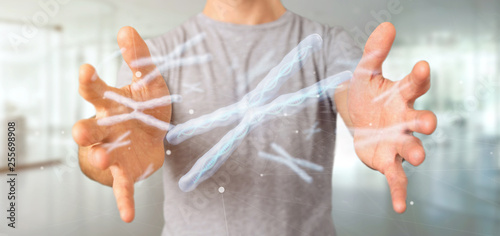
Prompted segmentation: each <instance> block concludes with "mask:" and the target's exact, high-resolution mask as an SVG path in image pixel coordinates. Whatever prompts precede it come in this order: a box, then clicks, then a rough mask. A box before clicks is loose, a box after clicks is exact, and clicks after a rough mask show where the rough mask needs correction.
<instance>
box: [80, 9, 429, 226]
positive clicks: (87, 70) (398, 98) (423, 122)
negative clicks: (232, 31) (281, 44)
mask: <svg viewBox="0 0 500 236" xmlns="http://www.w3.org/2000/svg"><path fill="white" fill-rule="evenodd" d="M285 11H286V9H285V8H284V7H283V5H282V4H281V2H280V1H279V0H208V1H207V3H206V6H205V9H204V10H203V13H204V14H205V15H207V16H208V17H210V18H212V19H215V20H219V21H224V22H229V23H235V24H247V25H255V24H262V23H266V22H271V21H274V20H277V19H278V18H279V17H280V16H281V15H282V14H283V13H284V12H285ZM395 36H396V30H395V28H394V26H393V25H392V24H391V23H383V24H381V25H380V26H379V27H378V28H376V29H375V31H374V32H373V33H372V35H371V36H370V38H369V39H368V41H367V43H366V45H365V50H364V54H363V57H362V59H361V61H360V63H359V64H358V66H357V68H356V70H355V71H354V77H353V78H352V79H351V80H350V81H348V82H346V83H345V84H344V86H342V87H343V88H344V89H342V90H340V89H339V90H338V91H337V92H336V94H335V97H334V99H335V103H336V106H337V110H338V112H339V114H340V115H341V116H342V118H343V120H344V121H345V123H346V124H347V126H348V127H349V128H350V130H351V132H352V134H353V136H354V146H355V149H356V154H357V155H358V157H359V158H360V159H361V161H363V163H365V164H366V165H367V166H368V167H370V168H372V169H374V170H377V171H379V172H380V173H382V174H384V175H385V176H386V178H387V182H388V184H389V187H390V190H391V197H392V202H393V208H394V210H395V211H396V212H398V213H403V212H404V211H405V210H406V187H407V184H408V181H407V178H406V175H405V173H404V171H403V168H402V164H401V163H402V160H403V159H404V160H406V161H408V162H409V163H410V164H412V165H419V164H421V163H422V162H423V161H424V159H425V152H424V149H423V146H422V144H421V142H420V140H419V139H418V138H416V137H414V136H413V132H418V133H423V134H431V133H432V132H433V131H434V130H435V128H436V125H437V119H436V116H435V115H434V114H433V113H432V112H430V111H417V110H414V109H413V104H414V102H415V100H416V99H417V98H418V97H420V96H422V95H423V94H425V93H426V92H427V91H428V89H429V87H430V77H429V75H430V68H429V64H428V63H427V62H425V61H421V62H418V63H417V64H416V65H415V66H414V68H413V70H412V71H411V72H410V73H409V74H408V76H406V77H405V78H404V79H403V80H401V81H399V82H397V83H396V82H393V81H391V80H389V79H386V78H384V77H383V74H382V63H383V62H384V60H385V58H386V57H387V55H388V53H389V51H390V49H391V46H392V43H393V42H394V38H395ZM118 45H119V46H120V48H122V49H125V50H124V51H123V53H122V54H123V58H124V59H125V62H126V63H127V64H128V65H129V67H130V68H131V70H132V72H133V74H134V75H135V74H136V73H135V72H136V71H140V72H141V73H142V75H146V74H148V73H149V72H151V71H155V70H157V69H156V67H155V66H154V65H152V63H147V64H149V65H148V66H144V67H134V66H130V65H131V62H132V61H134V60H136V59H138V58H142V59H143V60H144V58H149V60H151V55H150V52H149V49H148V48H147V46H146V44H145V43H144V40H143V39H142V38H141V37H140V36H139V34H138V33H137V32H136V31H135V30H134V29H133V28H131V27H124V28H122V29H121V30H120V31H119V33H118ZM93 78H96V79H95V80H93ZM140 79H141V78H136V77H135V76H134V78H133V81H132V84H131V85H127V86H124V87H122V88H114V87H110V86H108V85H106V84H105V83H104V82H103V81H102V80H101V79H99V78H98V76H97V75H96V73H95V69H94V68H93V67H92V66H90V65H83V66H82V67H81V69H80V87H79V92H80V94H81V96H82V97H83V98H84V99H85V100H87V101H88V102H90V103H92V104H93V105H94V106H95V108H96V116H95V117H93V118H90V119H84V120H80V121H78V122H77V123H76V124H75V125H74V127H73V138H74V140H75V141H76V143H77V144H78V145H79V147H80V148H79V162H80V167H81V169H82V172H83V173H84V174H85V175H87V176H88V177H89V178H90V179H93V180H95V181H97V182H99V183H102V184H104V185H108V186H111V187H113V192H114V194H115V197H116V202H117V206H118V209H119V211H120V216H121V218H122V220H123V221H125V222H131V221H132V220H133V219H134V215H135V210H134V183H135V182H136V181H137V180H138V179H139V178H140V177H147V176H148V175H150V174H152V173H154V171H156V170H158V169H159V168H160V167H161V166H162V165H163V160H164V153H165V152H164V147H163V139H164V137H165V135H166V132H165V131H162V130H158V129H156V128H154V127H151V126H148V125H144V124H143V123H142V122H140V121H137V120H129V121H126V122H122V123H118V124H115V125H113V126H99V125H97V120H98V119H99V118H103V117H107V116H111V115H116V114H122V113H128V112H130V111H131V109H130V108H127V107H125V106H123V105H121V104H117V103H115V102H113V101H111V100H107V99H103V93H104V92H105V91H113V92H116V93H118V94H120V95H122V96H125V97H129V98H131V99H133V100H136V101H146V100H151V99H154V98H159V97H162V96H165V95H168V94H169V91H168V87H167V85H166V84H165V82H164V78H162V77H161V75H158V76H157V77H156V78H155V79H154V80H153V81H152V82H151V83H148V84H146V86H143V87H138V88H136V87H134V86H132V85H133V84H135V83H137V81H139V80H140ZM144 113H145V114H148V115H151V116H154V117H156V118H157V119H159V120H162V121H165V122H169V121H170V117H171V106H163V107H157V108H155V109H150V110H146V111H144ZM127 131H131V134H130V135H129V136H128V137H127V139H128V140H131V143H130V144H129V145H127V146H125V147H122V148H117V149H115V150H113V151H111V152H107V151H106V149H105V148H104V147H103V145H104V144H106V143H110V142H113V141H114V140H116V139H117V138H118V137H119V136H120V135H122V134H124V133H125V132H127ZM126 147H130V150H129V149H128V148H126ZM150 164H153V172H150V173H146V174H148V175H146V176H143V175H144V174H145V172H146V170H147V168H148V167H149V165H150Z"/></svg>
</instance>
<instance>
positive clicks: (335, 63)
mask: <svg viewBox="0 0 500 236" xmlns="http://www.w3.org/2000/svg"><path fill="white" fill-rule="evenodd" d="M327 37H328V38H326V39H325V43H326V45H325V46H326V49H327V52H326V66H327V73H326V75H327V76H331V75H334V74H337V73H340V72H342V71H345V70H349V71H351V72H354V69H356V66H357V65H358V62H359V60H360V59H361V56H362V55H363V53H362V50H361V48H359V47H358V45H357V44H356V42H355V41H354V40H353V38H352V37H351V36H350V35H349V33H348V32H347V31H346V30H344V29H343V28H342V27H331V28H330V29H329V32H328V33H327Z"/></svg>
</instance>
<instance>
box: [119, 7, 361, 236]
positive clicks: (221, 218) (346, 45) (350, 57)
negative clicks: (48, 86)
mask: <svg viewBox="0 0 500 236" xmlns="http://www.w3.org/2000/svg"><path fill="white" fill-rule="evenodd" d="M311 34H319V35H320V36H321V37H322V39H323V46H322V48H321V49H320V50H319V51H317V52H315V53H314V54H312V55H311V56H310V58H308V59H306V60H304V61H303V63H304V64H303V67H302V69H301V70H300V71H298V72H297V73H295V74H294V75H293V76H292V77H290V79H289V80H288V81H287V82H285V83H284V84H283V85H282V87H281V89H280V90H279V95H281V94H286V93H292V92H296V91H298V90H300V89H302V88H305V87H307V86H311V85H313V84H314V83H316V82H318V81H319V80H321V79H324V78H326V77H328V76H330V75H334V74H336V73H339V72H342V71H345V70H350V71H353V70H354V67H355V66H356V64H357V62H358V60H359V58H360V56H361V50H360V49H359V48H358V47H357V46H355V43H354V42H353V40H352V39H351V37H350V36H349V35H348V34H347V33H346V32H345V31H344V30H343V29H342V28H340V27H329V26H325V25H322V24H319V23H316V22H313V21H310V20H308V19H305V18H303V17H301V16H299V15H297V14H295V13H292V12H290V11H287V12H286V13H285V14H284V15H283V16H281V17H280V18H279V19H278V20H276V21H273V22H270V23H265V24H260V25H254V26H249V25H236V24H230V23H224V22H219V21H215V20H212V19H210V18H208V17H207V16H205V15H204V14H202V13H200V14H198V15H196V16H194V17H193V18H191V19H189V20H188V21H187V22H185V23H184V24H182V25H181V26H179V27H177V28H175V29H174V30H172V31H170V32H168V33H166V34H164V35H162V36H160V37H156V38H153V39H151V40H148V45H149V47H150V51H151V53H152V55H153V56H154V57H155V58H161V57H163V58H164V59H165V58H167V59H165V60H166V61H169V62H167V64H165V63H163V64H162V62H159V63H157V64H158V66H159V67H162V65H163V69H161V71H162V74H163V76H164V78H165V80H166V83H167V85H168V87H169V89H170V93H171V94H178V95H181V96H182V102H180V103H174V104H173V106H172V109H173V111H172V119H171V123H172V124H173V125H178V124H182V123H184V122H186V121H188V120H190V119H193V118H196V117H199V116H201V115H204V114H209V113H212V112H214V111H215V110H217V109H218V108H221V107H225V106H228V105H231V104H233V103H236V102H238V101H239V100H241V98H242V97H243V96H244V95H245V94H247V93H248V92H250V91H251V90H253V89H254V88H255V87H256V86H257V84H258V83H259V82H260V81H261V80H262V79H263V78H264V77H265V76H266V74H267V73H268V72H269V71H270V70H271V69H272V68H273V67H274V66H277V65H278V64H279V63H280V61H281V60H282V59H283V57H284V56H285V55H286V54H287V53H288V52H289V51H290V50H292V49H293V48H295V47H296V46H297V45H298V44H299V42H301V40H303V39H304V38H306V37H307V36H308V35H311ZM165 60H164V62H165ZM130 81H131V73H130V70H129V69H128V68H127V67H126V66H123V67H122V69H121V71H120V73H119V79H118V86H123V85H126V84H128V83H130ZM269 101H272V99H271V100H269ZM238 122H239V121H238ZM238 122H235V123H231V124H227V125H226V126H224V127H218V128H215V129H213V130H211V131H209V132H206V133H204V134H200V135H196V136H194V137H192V138H190V139H187V140H186V141H184V142H182V143H180V144H178V145H172V144H169V143H168V142H167V141H165V150H166V155H165V163H164V166H163V174H164V193H165V202H164V218H165V226H164V229H163V235H334V234H335V231H334V227H333V221H332V216H331V215H332V214H331V211H332V207H331V205H332V204H331V201H332V199H331V192H332V183H331V178H332V168H333V151H334V146H335V137H336V134H335V127H336V110H335V104H334V101H333V99H332V98H331V97H328V98H327V99H323V100H320V101H318V102H317V103H316V104H313V105H310V106H307V107H305V108H304V109H303V110H301V111H300V112H298V113H296V114H293V115H286V114H283V115H279V116H278V117H276V118H275V119H273V120H270V121H268V122H265V123H263V124H261V125H259V126H258V127H257V128H255V129H254V130H253V131H251V132H250V133H249V134H248V135H247V136H246V137H245V138H244V140H243V142H242V143H241V145H239V147H238V148H237V149H236V150H235V151H234V153H233V154H232V155H231V156H230V157H229V159H228V160H227V161H226V162H225V164H224V165H222V166H221V168H220V169H219V170H218V171H217V172H216V174H215V175H214V176H212V177H211V178H210V179H207V180H206V181H204V182H202V183H201V184H200V185H199V186H198V187H197V188H196V189H195V190H193V191H191V192H183V191H181V190H180V189H179V186H178V181H179V179H180V178H181V177H182V176H183V175H184V174H186V173H187V172H188V171H189V170H190V168H191V167H192V166H193V164H194V163H195V162H196V160H197V159H198V158H199V157H201V156H203V154H204V153H206V152H207V151H208V150H210V148H212V147H213V146H214V145H215V144H216V143H217V142H218V141H219V140H220V139H221V138H222V137H223V136H224V135H225V134H226V133H227V132H228V131H230V130H231V129H233V128H234V127H235V126H236V125H238ZM273 143H274V144H275V145H278V146H280V147H282V149H284V150H285V151H286V152H287V153H288V154H289V155H290V156H291V158H296V159H300V160H305V161H308V162H311V163H315V164H316V165H319V166H321V167H322V168H323V170H322V171H320V170H318V169H314V168H313V169H311V168H307V166H304V165H301V164H297V163H299V162H293V163H295V164H290V163H291V162H290V160H291V159H287V157H285V156H284V155H283V153H278V152H277V151H276V149H273V148H272V144H273ZM259 152H263V153H267V154H271V155H274V156H275V157H279V158H282V159H286V160H288V162H287V163H284V162H279V161H276V160H270V159H266V158H263V157H262V156H259ZM297 167H298V169H299V170H297ZM301 170H302V171H304V172H305V173H306V174H307V175H308V176H310V177H311V178H312V182H310V183H308V182H307V181H305V179H304V178H301V176H300V175H298V174H297V172H301ZM302 176H303V175H302ZM221 187H223V188H221ZM221 192H222V193H221Z"/></svg>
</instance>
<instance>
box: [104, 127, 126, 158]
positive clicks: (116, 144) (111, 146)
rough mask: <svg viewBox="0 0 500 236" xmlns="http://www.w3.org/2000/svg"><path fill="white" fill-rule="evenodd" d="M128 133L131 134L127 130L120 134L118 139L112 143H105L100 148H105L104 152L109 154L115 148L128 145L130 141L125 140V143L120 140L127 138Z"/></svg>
mask: <svg viewBox="0 0 500 236" xmlns="http://www.w3.org/2000/svg"><path fill="white" fill-rule="evenodd" d="M130 133H131V132H130V130H129V131H127V132H125V133H124V134H122V135H121V136H120V137H118V138H117V139H116V140H115V141H114V142H112V143H106V144H103V145H102V146H103V147H104V148H106V151H107V152H108V153H109V152H111V151H113V150H115V149H116V148H119V147H123V146H126V145H129V144H130V140H126V141H122V140H123V139H125V138H126V137H127V136H129V134H130Z"/></svg>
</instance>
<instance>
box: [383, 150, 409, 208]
mask: <svg viewBox="0 0 500 236" xmlns="http://www.w3.org/2000/svg"><path fill="white" fill-rule="evenodd" d="M398 159H399V160H397V161H396V162H393V163H392V164H391V165H390V166H389V167H388V168H387V170H386V171H385V173H384V174H385V177H386V179H387V182H388V183H389V188H390V190H391V197H392V207H393V208H394V211H395V212H397V213H403V212H405V210H406V188H407V186H408V179H407V178H406V175H405V172H404V170H403V166H402V164H401V157H398Z"/></svg>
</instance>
